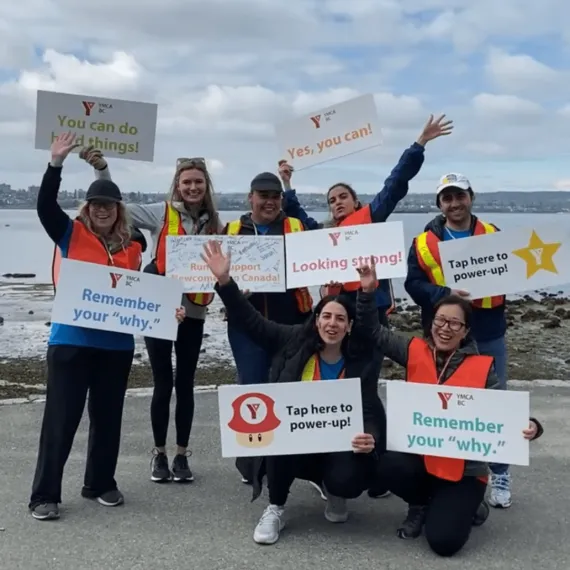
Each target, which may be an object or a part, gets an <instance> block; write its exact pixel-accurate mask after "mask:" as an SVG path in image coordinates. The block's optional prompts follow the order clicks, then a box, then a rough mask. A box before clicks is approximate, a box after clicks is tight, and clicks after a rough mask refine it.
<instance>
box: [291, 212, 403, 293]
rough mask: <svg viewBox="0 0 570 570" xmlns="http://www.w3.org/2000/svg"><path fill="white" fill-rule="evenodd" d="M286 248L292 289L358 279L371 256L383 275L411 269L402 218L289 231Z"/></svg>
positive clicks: (400, 275)
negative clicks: (358, 269) (408, 264)
mask: <svg viewBox="0 0 570 570" xmlns="http://www.w3.org/2000/svg"><path fill="white" fill-rule="evenodd" d="M285 248H286V256H285V257H286V260H287V288H288V289H293V288H297V287H312V286H314V285H323V284H324V283H329V282H330V281H337V282H339V283H347V282H351V281H358V279H359V278H358V273H357V271H356V269H357V268H358V267H360V266H362V265H363V264H369V263H370V261H371V259H373V260H374V262H375V263H376V273H377V274H378V277H379V278H380V279H395V278H397V277H405V275H406V272H407V268H406V252H405V246H404V226H403V224H402V222H386V223H383V224H370V225H363V226H349V227H346V228H327V229H324V230H315V231H312V232H302V233H296V234H287V235H286V236H285Z"/></svg>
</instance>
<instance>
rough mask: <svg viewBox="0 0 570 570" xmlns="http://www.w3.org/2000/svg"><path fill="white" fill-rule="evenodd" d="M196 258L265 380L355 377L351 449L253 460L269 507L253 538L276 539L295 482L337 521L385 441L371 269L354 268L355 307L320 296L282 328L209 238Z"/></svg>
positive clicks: (257, 485) (364, 485)
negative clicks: (320, 498)
mask: <svg viewBox="0 0 570 570" xmlns="http://www.w3.org/2000/svg"><path fill="white" fill-rule="evenodd" d="M203 259H204V261H205V262H206V263H207V264H208V266H209V267H210V269H211V271H212V273H213V274H214V276H215V277H216V279H217V280H218V283H217V285H216V291H217V293H218V295H219V296H220V298H221V300H222V301H223V303H224V305H225V306H226V308H227V311H228V315H230V314H231V315H232V320H233V322H235V323H236V326H240V328H241V329H242V331H243V332H244V333H246V334H247V335H249V336H250V337H251V339H252V340H253V341H254V342H256V343H258V344H259V345H260V346H262V347H263V348H264V349H265V350H266V351H267V352H268V354H270V355H271V357H272V362H271V372H270V379H269V381H270V382H271V383H277V382H303V381H309V382H310V381H334V380H337V379H340V378H361V390H362V406H363V416H364V431H365V433H362V434H357V435H356V436H355V437H354V438H353V440H352V446H353V450H352V451H348V452H341V453H319V454H307V455H287V456H272V457H266V458H256V460H257V461H256V465H255V469H254V471H255V472H254V481H253V487H254V491H253V498H254V500H255V499H256V498H257V497H258V496H259V495H260V494H261V487H262V480H263V477H264V475H265V474H267V482H268V487H269V503H270V504H269V505H268V506H267V507H266V509H265V511H264V512H263V515H262V516H261V519H260V521H259V523H258V525H257V526H256V528H255V531H254V535H253V539H254V541H255V542H257V543H258V544H274V543H275V542H277V540H278V539H279V534H280V532H281V530H282V529H283V528H284V526H285V520H284V509H285V503H286V502H287V496H288V494H289V490H290V488H291V485H292V484H293V482H294V480H295V479H304V480H307V481H312V482H313V483H316V484H317V485H319V486H320V487H321V488H322V489H323V490H324V492H325V494H326V496H327V499H328V500H327V505H326V508H325V518H326V519H327V520H328V521H329V522H332V523H341V522H345V521H346V520H347V519H348V511H347V507H346V499H352V498H356V497H358V496H359V495H361V494H362V492H363V491H366V490H367V489H368V487H369V485H370V482H371V477H372V475H373V473H374V472H375V471H374V468H375V462H376V461H377V453H376V451H377V442H382V441H385V422H386V417H385V412H384V408H383V406H382V403H381V401H380V398H379V396H378V390H377V381H378V376H379V362H377V361H375V360H374V359H372V360H371V359H370V354H372V353H373V350H372V349H373V348H374V331H375V329H376V328H377V324H378V314H377V309H376V300H375V293H374V292H375V290H376V286H377V282H376V275H375V272H374V271H372V270H371V268H369V267H363V268H361V269H359V270H358V271H359V273H360V282H361V286H362V292H360V293H359V295H358V298H357V305H356V308H354V307H353V306H352V304H351V301H350V300H348V299H346V298H345V297H342V296H328V297H325V298H323V299H322V300H321V301H320V302H319V304H318V305H317V306H316V308H315V309H314V311H313V314H312V316H311V318H310V319H308V320H307V321H306V322H305V323H304V324H300V325H282V324H277V323H274V322H272V321H269V320H267V319H265V318H264V317H263V316H262V315H261V314H260V313H259V312H258V311H256V310H255V309H254V308H252V306H251V304H250V303H248V302H247V300H246V298H245V297H244V296H243V294H242V293H241V292H240V290H239V288H238V286H237V285H236V283H235V282H234V281H233V280H232V279H231V277H230V273H229V272H230V258H229V256H225V255H224V254H223V253H222V251H221V248H220V245H219V244H218V243H217V242H210V243H209V245H208V246H207V247H205V253H204V255H203ZM376 360H377V359H376Z"/></svg>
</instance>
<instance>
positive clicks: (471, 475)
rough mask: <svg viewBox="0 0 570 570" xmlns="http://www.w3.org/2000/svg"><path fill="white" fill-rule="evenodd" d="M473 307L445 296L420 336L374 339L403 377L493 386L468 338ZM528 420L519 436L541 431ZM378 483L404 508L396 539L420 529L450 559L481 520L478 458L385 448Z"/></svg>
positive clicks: (489, 366)
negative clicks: (401, 368)
mask: <svg viewBox="0 0 570 570" xmlns="http://www.w3.org/2000/svg"><path fill="white" fill-rule="evenodd" d="M470 320H471V304H470V303H469V301H467V300H465V299H462V298H460V297H455V296H449V297H446V298H444V299H442V300H441V301H440V302H439V303H438V304H437V305H436V307H435V313H434V319H433V323H432V325H431V330H430V331H429V333H428V334H427V336H426V338H425V339H421V338H412V339H411V340H410V339H409V338H407V337H404V336H403V335H402V336H400V335H398V334H397V333H393V332H391V331H389V330H388V329H387V328H385V327H381V328H380V329H379V331H378V333H377V341H378V345H379V348H381V349H382V350H383V351H384V353H385V354H386V356H388V358H390V359H392V360H393V361H394V362H396V363H398V364H400V365H402V366H404V367H405V368H406V381H407V382H418V383H424V384H442V385H445V386H455V387H464V388H481V389H483V388H487V389H496V388H498V387H499V381H498V379H497V377H496V375H495V373H494V371H493V358H492V357H490V356H482V355H479V353H478V351H477V345H476V344H475V342H473V341H472V340H470V338H469V325H470ZM542 432H543V429H542V426H541V425H540V423H539V422H538V421H537V420H535V419H533V418H531V419H530V425H529V427H528V429H525V430H524V431H523V432H522V434H521V437H525V438H526V439H536V438H538V437H540V436H541V435H542ZM380 470H381V473H382V475H383V481H384V482H385V483H386V484H387V487H388V488H389V489H390V490H391V491H392V492H393V493H394V494H395V495H397V496H399V497H400V498H402V499H404V501H406V502H407V503H408V505H409V507H408V516H407V518H406V520H405V521H404V523H403V524H402V526H401V527H400V528H399V529H398V536H399V537H400V538H404V539H405V538H417V537H418V536H419V535H420V534H421V532H422V530H424V531H425V535H426V539H427V541H428V544H429V546H430V547H431V549H432V550H433V551H434V552H435V553H436V554H439V555H440V556H453V555H454V554H455V553H457V552H458V551H459V550H461V549H462V548H463V546H464V545H465V544H466V542H467V540H468V539H469V535H470V533H471V527H472V526H473V525H480V524H483V522H485V520H486V518H487V516H488V514H489V508H488V506H487V505H486V503H485V502H484V497H485V491H486V489H487V478H488V472H489V470H488V466H487V464H486V463H482V462H478V461H464V460H462V459H452V458H444V457H433V456H422V455H413V454H407V453H397V452H387V453H386V454H385V455H383V457H382V461H381V462H380Z"/></svg>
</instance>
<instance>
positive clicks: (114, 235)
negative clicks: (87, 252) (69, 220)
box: [79, 202, 131, 247]
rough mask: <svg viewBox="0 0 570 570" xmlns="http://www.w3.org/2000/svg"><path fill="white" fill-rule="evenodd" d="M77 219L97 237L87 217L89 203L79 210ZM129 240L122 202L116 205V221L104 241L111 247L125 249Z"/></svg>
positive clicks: (129, 229) (128, 225)
mask: <svg viewBox="0 0 570 570" xmlns="http://www.w3.org/2000/svg"><path fill="white" fill-rule="evenodd" d="M79 218H80V219H81V221H82V222H83V223H84V224H85V226H86V227H87V229H88V230H89V231H90V232H92V233H94V234H95V235H97V231H96V230H95V229H94V228H93V222H92V221H91V217H90V216H89V202H85V203H84V204H83V205H82V206H81V208H80V209H79ZM130 239H131V226H130V223H129V218H128V215H127V208H126V207H125V205H124V204H123V203H122V202H118V203H117V219H116V221H115V223H114V224H113V227H112V228H111V231H110V232H109V235H108V236H105V241H106V242H107V243H108V244H109V245H110V246H111V247H126V246H127V244H128V243H129V241H130Z"/></svg>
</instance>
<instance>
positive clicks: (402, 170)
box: [283, 142, 425, 314]
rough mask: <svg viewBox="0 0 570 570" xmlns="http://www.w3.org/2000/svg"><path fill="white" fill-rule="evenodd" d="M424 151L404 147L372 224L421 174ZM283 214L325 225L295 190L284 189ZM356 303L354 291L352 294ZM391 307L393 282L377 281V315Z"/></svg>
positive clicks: (312, 226) (311, 225) (375, 203)
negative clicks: (309, 213) (304, 203)
mask: <svg viewBox="0 0 570 570" xmlns="http://www.w3.org/2000/svg"><path fill="white" fill-rule="evenodd" d="M424 151H425V148H424V147H423V146H422V145H421V144H418V143H417V142H416V143H414V144H412V145H411V146H410V147H409V148H407V149H406V150H405V151H404V153H403V154H402V156H401V157H400V160H399V161H398V164H396V166H395V167H394V168H393V169H392V172H391V173H390V176H388V178H386V180H385V181H384V187H383V188H382V190H381V191H380V192H378V194H376V196H375V197H374V199H373V200H372V202H371V203H370V215H371V218H372V222H373V223H381V222H385V221H386V220H387V219H388V218H389V217H390V214H391V213H392V212H393V211H394V210H395V209H396V206H397V205H398V203H399V202H400V201H401V200H403V199H404V198H405V197H406V195H407V193H408V190H409V182H410V180H412V178H414V176H416V174H417V173H418V172H419V171H420V169H421V167H422V165H423V163H424V159H425V155H424ZM283 210H284V212H285V213H286V214H287V215H288V216H291V217H293V218H298V219H299V220H301V221H302V222H303V224H304V225H305V227H306V228H307V229H309V230H320V229H322V228H323V227H324V224H323V223H321V222H318V221H317V220H315V219H314V218H311V217H310V216H309V215H308V214H307V212H306V211H305V210H304V209H303V207H302V206H301V204H300V203H299V200H298V198H297V194H296V192H295V190H287V191H286V192H285V196H284V201H283ZM352 296H353V297H354V300H356V291H354V292H353V293H352ZM393 304H394V293H393V290H392V283H391V281H390V280H389V279H384V280H382V281H379V284H378V290H377V293H376V305H377V307H378V310H379V313H381V314H385V313H386V311H388V310H389V309H390V308H391V307H392V306H393Z"/></svg>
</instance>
